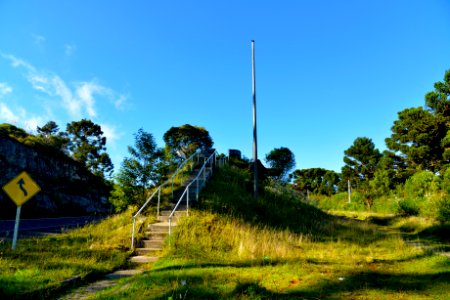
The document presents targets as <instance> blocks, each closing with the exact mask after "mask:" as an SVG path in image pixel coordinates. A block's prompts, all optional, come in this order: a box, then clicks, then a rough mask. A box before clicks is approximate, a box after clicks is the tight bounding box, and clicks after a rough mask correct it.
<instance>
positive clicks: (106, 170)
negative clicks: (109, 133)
mask: <svg viewBox="0 0 450 300" xmlns="http://www.w3.org/2000/svg"><path fill="white" fill-rule="evenodd" d="M66 131H67V135H68V137H69V139H70V142H69V145H68V148H69V151H70V153H71V154H72V157H73V158H74V159H75V160H76V161H79V162H80V163H82V164H83V165H85V166H86V168H87V169H89V170H90V171H91V172H92V173H93V174H95V175H98V176H101V177H108V176H110V175H111V173H112V171H113V168H114V167H113V164H112V162H111V159H110V157H109V155H108V153H106V137H104V136H103V131H102V129H101V127H100V125H97V124H95V123H93V122H92V121H91V120H87V119H82V120H80V121H77V122H76V121H73V122H71V123H69V124H67V129H66Z"/></svg>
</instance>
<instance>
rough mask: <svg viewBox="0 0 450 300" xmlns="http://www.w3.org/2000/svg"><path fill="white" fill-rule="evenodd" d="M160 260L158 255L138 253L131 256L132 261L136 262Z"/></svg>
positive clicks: (143, 262) (144, 262) (145, 262)
mask: <svg viewBox="0 0 450 300" xmlns="http://www.w3.org/2000/svg"><path fill="white" fill-rule="evenodd" d="M157 260H158V257H157V256H146V255H136V256H132V257H130V261H131V262H132V263H136V264H147V263H150V262H155V261H157Z"/></svg>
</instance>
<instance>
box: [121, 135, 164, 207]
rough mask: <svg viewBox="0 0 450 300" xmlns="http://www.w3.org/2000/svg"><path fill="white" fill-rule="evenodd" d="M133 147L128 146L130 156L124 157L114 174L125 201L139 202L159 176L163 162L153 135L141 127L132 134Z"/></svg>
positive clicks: (161, 153) (160, 151)
mask: <svg viewBox="0 0 450 300" xmlns="http://www.w3.org/2000/svg"><path fill="white" fill-rule="evenodd" d="M134 140H135V143H134V147H131V146H128V152H129V153H130V155H131V157H126V158H125V159H124V160H123V162H122V165H121V168H120V170H119V173H118V174H117V176H116V179H117V181H118V183H119V184H120V186H121V189H122V191H123V194H124V195H125V197H126V198H127V203H129V204H130V203H141V202H142V201H143V200H144V199H145V194H146V191H147V189H148V188H150V187H151V186H154V185H155V184H156V183H158V181H159V180H160V178H161V176H162V175H161V174H160V173H159V172H158V169H159V167H160V165H161V164H162V163H163V161H162V156H163V152H162V150H161V149H159V148H158V147H157V145H156V143H155V140H154V138H153V135H152V134H151V133H148V132H145V131H144V130H143V129H142V128H141V129H139V130H138V132H137V133H136V134H135V135H134Z"/></svg>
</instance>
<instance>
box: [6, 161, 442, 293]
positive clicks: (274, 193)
mask: <svg viewBox="0 0 450 300" xmlns="http://www.w3.org/2000/svg"><path fill="white" fill-rule="evenodd" d="M251 191H252V184H251V181H250V179H249V174H248V173H247V172H246V171H242V170H238V169H234V168H225V169H223V170H222V171H220V172H218V173H217V174H216V176H215V177H214V178H213V179H212V181H211V182H210V183H209V184H208V186H207V187H206V188H205V190H204V191H203V194H202V199H201V203H200V204H199V205H197V206H196V207H195V209H194V210H192V211H191V212H190V217H189V218H186V219H183V220H182V221H181V222H180V223H179V224H178V226H177V228H176V231H175V232H174V234H173V236H172V240H171V243H170V245H169V243H167V246H166V248H165V250H164V252H163V254H162V256H161V258H160V259H159V260H158V261H157V262H156V263H154V264H149V265H148V266H147V271H145V272H144V273H142V274H140V275H136V276H133V277H129V278H125V279H120V280H119V281H118V282H117V285H115V286H113V287H111V288H108V289H105V290H102V291H100V292H98V293H94V294H92V295H90V297H89V299H165V300H169V299H170V300H175V299H449V297H448V292H449V290H450V260H449V258H448V256H445V255H443V253H440V252H439V251H447V252H448V251H449V250H450V249H449V240H448V237H449V234H448V233H449V231H450V230H449V226H448V225H445V224H439V223H437V222H436V221H434V220H432V219H425V218H420V217H409V218H401V217H397V216H395V215H389V214H381V213H378V214H374V213H361V212H338V211H329V212H327V213H325V212H323V211H321V210H319V209H318V208H316V207H313V206H310V205H308V204H306V203H304V202H302V201H301V199H299V198H298V197H297V195H295V193H291V192H290V191H289V190H288V189H286V188H285V187H283V186H281V185H279V184H277V183H276V182H268V183H267V184H265V185H264V186H261V191H260V197H259V198H258V200H257V201H255V200H254V198H253V197H252V195H251ZM130 216H131V213H130V212H128V213H125V214H122V215H118V216H115V217H112V218H110V219H108V220H106V221H105V222H102V223H101V224H98V225H91V226H89V227H87V228H83V229H79V230H75V231H72V232H69V233H67V234H63V235H58V236H49V237H45V238H40V239H28V240H21V241H20V243H19V245H18V246H19V247H18V248H19V251H16V252H11V251H10V250H9V248H8V246H9V245H6V244H5V243H3V244H2V245H1V248H0V252H1V256H0V257H1V259H0V268H1V270H0V287H1V288H0V291H1V293H0V298H1V299H4V298H5V299H9V298H11V297H17V298H24V297H25V298H26V297H28V298H49V297H50V298H51V297H53V296H54V295H57V292H55V291H56V290H58V288H59V289H61V287H62V286H64V280H66V279H68V278H72V277H74V276H80V277H81V278H83V277H84V279H85V280H86V281H88V280H90V279H92V278H94V277H95V276H96V274H103V273H105V272H108V271H111V270H113V269H115V268H117V267H118V266H121V265H124V264H125V265H126V258H127V256H128V255H129V253H130V252H129V250H128V247H129V233H130V230H131V227H130V226H131V223H130V220H131V218H130ZM49 249H53V250H49Z"/></svg>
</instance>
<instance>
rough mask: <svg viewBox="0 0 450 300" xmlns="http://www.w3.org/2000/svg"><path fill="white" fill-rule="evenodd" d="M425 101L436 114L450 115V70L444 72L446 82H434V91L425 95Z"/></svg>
mask: <svg viewBox="0 0 450 300" xmlns="http://www.w3.org/2000/svg"><path fill="white" fill-rule="evenodd" d="M425 103H426V105H427V107H428V108H430V110H431V111H432V112H433V113H434V114H435V115H442V116H444V117H450V70H447V71H446V72H445V74H444V82H441V81H438V82H436V83H435V84H434V91H431V92H428V93H427V94H426V95H425Z"/></svg>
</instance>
